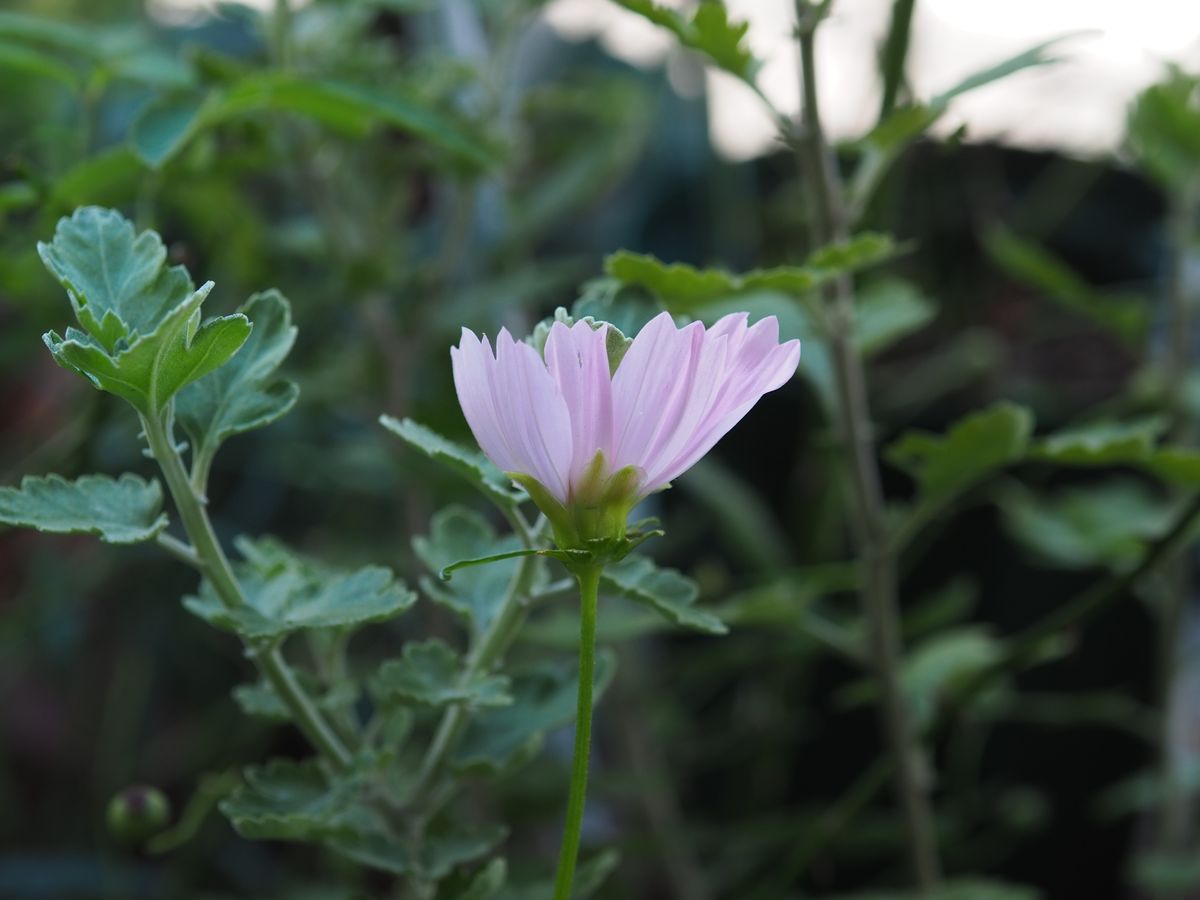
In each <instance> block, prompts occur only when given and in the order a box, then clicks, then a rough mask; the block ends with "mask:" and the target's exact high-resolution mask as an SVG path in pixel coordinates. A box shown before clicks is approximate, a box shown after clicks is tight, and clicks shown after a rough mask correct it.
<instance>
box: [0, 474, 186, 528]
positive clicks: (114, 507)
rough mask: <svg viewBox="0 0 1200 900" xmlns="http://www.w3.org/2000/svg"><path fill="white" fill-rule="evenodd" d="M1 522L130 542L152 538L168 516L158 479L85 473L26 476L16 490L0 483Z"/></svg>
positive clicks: (164, 524)
mask: <svg viewBox="0 0 1200 900" xmlns="http://www.w3.org/2000/svg"><path fill="white" fill-rule="evenodd" d="M0 523H3V524H5V525H16V526H20V527H23V528H36V529H37V530H38V531H46V532H50V533H51V534H91V535H95V536H96V537H98V538H100V539H101V540H103V541H107V542H108V543H110V544H134V543H137V542H138V541H149V540H152V539H153V538H154V537H155V536H156V535H157V534H158V533H159V532H160V531H162V530H163V529H164V528H166V527H167V517H166V515H165V514H164V513H163V512H162V487H160V486H159V483H158V482H157V481H145V480H143V479H141V478H139V477H138V476H136V475H129V474H126V475H122V476H121V477H120V478H119V479H116V480H113V479H112V478H109V477H108V476H107V475H84V476H83V477H81V478H78V479H76V480H75V481H67V480H66V479H65V478H63V477H61V476H59V475H46V476H44V477H35V476H32V475H28V476H26V477H25V478H23V479H22V480H21V487H20V488H11V487H0Z"/></svg>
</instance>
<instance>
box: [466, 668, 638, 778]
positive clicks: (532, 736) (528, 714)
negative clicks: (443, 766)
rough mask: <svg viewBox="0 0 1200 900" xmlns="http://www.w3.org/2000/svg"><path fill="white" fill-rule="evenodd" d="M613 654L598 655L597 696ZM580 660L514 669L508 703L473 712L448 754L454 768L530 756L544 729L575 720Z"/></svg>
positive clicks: (503, 764) (498, 764) (497, 766)
mask: <svg viewBox="0 0 1200 900" xmlns="http://www.w3.org/2000/svg"><path fill="white" fill-rule="evenodd" d="M615 669H616V657H615V656H614V655H613V654H612V653H611V652H609V651H607V650H602V651H600V653H599V654H598V655H597V658H596V670H595V682H594V684H595V697H596V699H599V698H600V696H601V695H602V694H603V693H604V689H605V688H606V687H608V683H609V681H611V680H612V675H613V671H614V670H615ZM578 686H579V666H578V665H577V664H575V665H554V664H546V665H542V666H538V667H534V668H530V669H527V670H525V671H523V672H518V673H514V674H513V676H512V688H511V693H512V698H513V702H512V704H511V705H509V706H501V707H497V708H495V709H489V710H484V711H482V712H480V713H478V714H476V715H475V716H474V717H473V718H472V719H471V722H470V724H469V725H468V726H467V729H466V731H465V732H464V733H463V737H462V740H461V741H460V742H459V744H458V747H456V748H455V750H454V753H453V754H452V756H451V763H452V765H453V766H454V768H455V769H458V770H472V771H482V772H500V771H503V770H505V769H508V768H509V767H511V766H513V765H514V764H515V763H516V762H517V761H519V760H528V759H530V758H532V756H533V755H534V754H535V753H536V752H537V750H538V749H539V748H540V747H541V742H542V738H543V737H544V736H545V733H546V732H547V731H551V730H553V729H555V728H561V727H562V726H564V725H566V724H568V723H569V722H571V721H573V720H574V718H575V699H576V692H577V688H578Z"/></svg>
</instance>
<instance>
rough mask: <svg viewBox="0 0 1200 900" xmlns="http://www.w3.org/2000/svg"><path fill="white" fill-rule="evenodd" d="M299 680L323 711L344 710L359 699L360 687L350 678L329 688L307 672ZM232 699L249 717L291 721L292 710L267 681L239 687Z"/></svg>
mask: <svg viewBox="0 0 1200 900" xmlns="http://www.w3.org/2000/svg"><path fill="white" fill-rule="evenodd" d="M296 679H297V681H299V682H300V685H301V687H303V688H304V689H305V690H306V691H307V692H308V695H309V696H310V697H312V698H313V701H314V702H315V703H316V705H317V707H318V708H319V709H322V710H328V711H333V710H339V709H345V708H347V707H348V706H350V705H351V704H353V703H354V702H355V701H356V700H357V699H358V688H357V687H356V686H355V684H354V682H353V681H351V680H350V679H348V678H347V679H344V680H342V681H339V682H338V683H336V684H334V685H332V686H330V687H328V688H325V686H324V685H322V684H320V683H319V682H318V680H317V679H316V678H315V677H314V676H312V675H310V674H309V673H307V672H304V671H297V672H296ZM233 700H234V702H235V703H237V705H238V709H240V710H241V711H242V712H243V713H245V714H246V715H248V716H255V717H257V718H260V719H269V720H271V721H273V722H287V721H290V720H291V718H292V714H291V711H290V710H289V709H288V708H287V706H286V705H285V704H284V702H283V700H282V699H280V697H279V695H278V694H277V693H276V692H275V688H273V687H272V686H271V684H270V682H267V681H257V682H254V683H252V684H239V685H238V686H237V687H235V688H234V689H233Z"/></svg>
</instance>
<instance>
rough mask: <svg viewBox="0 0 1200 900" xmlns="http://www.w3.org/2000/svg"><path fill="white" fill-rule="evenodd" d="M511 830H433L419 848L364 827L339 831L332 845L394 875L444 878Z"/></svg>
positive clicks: (356, 860) (339, 850)
mask: <svg viewBox="0 0 1200 900" xmlns="http://www.w3.org/2000/svg"><path fill="white" fill-rule="evenodd" d="M506 834H507V831H506V830H505V829H504V828H502V827H499V826H497V827H492V828H488V829H484V830H481V831H471V832H468V831H449V830H443V831H431V832H429V833H427V834H426V835H425V836H424V839H423V840H422V841H421V846H420V849H419V850H414V849H413V848H412V847H410V846H408V845H406V844H402V843H399V842H398V841H397V840H396V839H395V838H394V837H392V836H391V835H389V834H386V833H384V832H383V831H382V830H381V829H376V830H367V829H363V830H360V831H358V832H355V833H353V834H350V835H338V836H337V837H335V838H333V839H332V840H330V841H329V842H328V843H329V846H331V847H332V848H333V849H335V850H337V851H338V852H339V853H341V854H343V855H344V856H347V857H349V858H350V859H353V860H354V861H355V862H359V863H362V864H363V865H366V866H371V867H372V868H375V869H380V870H382V871H384V872H391V873H392V874H393V875H419V876H420V877H422V878H425V879H428V880H432V881H440V880H441V879H443V878H445V877H446V876H447V875H449V874H450V872H451V871H452V870H453V869H454V867H455V866H459V865H462V864H463V863H469V862H474V861H475V860H477V859H479V858H481V857H483V856H486V855H487V854H488V853H489V852H491V851H492V849H493V848H495V846H496V845H497V844H499V843H500V841H502V840H504V837H505V835H506Z"/></svg>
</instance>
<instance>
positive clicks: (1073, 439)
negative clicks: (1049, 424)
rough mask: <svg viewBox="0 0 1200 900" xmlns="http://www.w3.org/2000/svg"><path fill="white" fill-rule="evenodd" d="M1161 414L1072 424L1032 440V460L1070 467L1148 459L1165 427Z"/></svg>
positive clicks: (1109, 464)
mask: <svg viewBox="0 0 1200 900" xmlns="http://www.w3.org/2000/svg"><path fill="white" fill-rule="evenodd" d="M1167 424H1168V423H1167V420H1166V419H1165V418H1164V417H1162V416H1149V417H1146V418H1143V419H1137V420H1134V421H1130V422H1113V421H1109V420H1100V421H1096V422H1088V423H1086V424H1083V425H1075V426H1072V427H1070V428H1066V429H1063V430H1062V431H1058V432H1055V433H1054V434H1051V435H1048V436H1046V437H1044V438H1042V439H1041V440H1039V441H1035V442H1034V443H1033V446H1032V447H1031V448H1030V452H1029V455H1030V457H1031V458H1033V459H1043V460H1046V461H1048V462H1056V463H1062V464H1064V465H1072V466H1111V465H1117V464H1120V463H1137V462H1142V461H1144V460H1147V459H1149V458H1150V456H1151V454H1152V453H1153V452H1154V446H1155V444H1156V443H1157V442H1158V439H1159V438H1160V437H1161V436H1162V435H1163V434H1164V433H1165V432H1166V430H1167Z"/></svg>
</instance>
